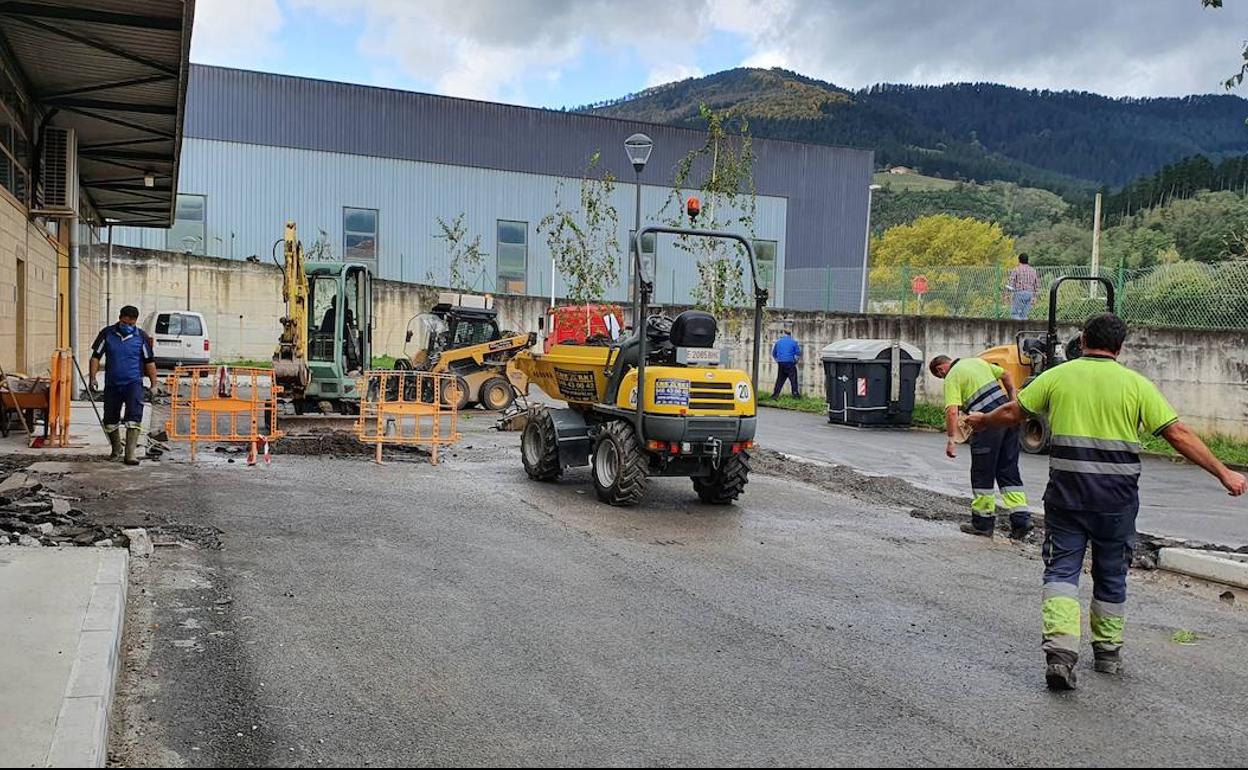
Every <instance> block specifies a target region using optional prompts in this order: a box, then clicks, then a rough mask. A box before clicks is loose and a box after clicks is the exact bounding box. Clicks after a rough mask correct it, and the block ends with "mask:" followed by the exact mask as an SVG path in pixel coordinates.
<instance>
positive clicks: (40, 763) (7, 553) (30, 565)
mask: <svg viewBox="0 0 1248 770" xmlns="http://www.w3.org/2000/svg"><path fill="white" fill-rule="evenodd" d="M128 558H129V556H128V554H127V553H126V551H124V550H122V549H117V548H21V547H18V546H2V547H0V618H4V628H5V632H4V633H3V634H0V682H3V683H4V686H3V687H0V764H2V765H3V766H5V767H103V765H104V762H105V759H106V756H107V752H106V741H107V736H108V712H109V708H110V705H111V702H112V694H113V685H114V681H115V679H116V675H117V667H118V661H119V657H120V646H121V632H122V624H123V619H124V617H125V610H126V580H127V569H128V564H129V562H128Z"/></svg>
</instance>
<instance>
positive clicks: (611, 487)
mask: <svg viewBox="0 0 1248 770" xmlns="http://www.w3.org/2000/svg"><path fill="white" fill-rule="evenodd" d="M591 465H592V471H593V477H594V491H596V492H597V493H598V499H599V500H601V501H603V502H604V503H608V504H610V505H622V506H628V505H636V504H637V503H639V502H641V498H642V496H643V495H645V493H646V479H647V478H648V476H647V473H646V454H645V452H643V451H642V449H641V443H640V442H639V441H638V440H637V432H636V431H635V430H633V426H632V425H630V424H629V423H627V422H625V421H624V420H611V421H610V422H608V423H607V424H605V425H603V426H602V429H601V430H600V431H598V440H597V442H595V444H594V461H593V463H592V464H591Z"/></svg>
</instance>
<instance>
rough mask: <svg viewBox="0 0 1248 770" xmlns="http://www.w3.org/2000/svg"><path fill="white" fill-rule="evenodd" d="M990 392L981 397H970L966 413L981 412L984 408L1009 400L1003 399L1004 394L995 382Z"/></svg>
mask: <svg viewBox="0 0 1248 770" xmlns="http://www.w3.org/2000/svg"><path fill="white" fill-rule="evenodd" d="M991 387H992V390H991V391H989V392H988V393H985V394H983V395H982V396H972V397H971V400H970V402H969V403H968V404H967V406H966V411H968V412H982V411H984V407H987V406H989V405H991V404H994V403H995V402H997V401H1000V402H1001V403H1003V404H1004V403H1006V402H1007V401H1008V400H1009V399H1007V398H1006V397H1005V392H1004V391H1002V390H1001V387H1000V386H999V385H997V384H996V383H995V382H994V383H993V384H992V386H991Z"/></svg>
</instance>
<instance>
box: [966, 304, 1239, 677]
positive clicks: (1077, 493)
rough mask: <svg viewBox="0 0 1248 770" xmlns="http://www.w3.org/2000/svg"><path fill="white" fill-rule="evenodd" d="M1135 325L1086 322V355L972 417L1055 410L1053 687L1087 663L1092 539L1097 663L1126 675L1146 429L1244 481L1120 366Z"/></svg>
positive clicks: (1050, 504) (1011, 419)
mask: <svg viewBox="0 0 1248 770" xmlns="http://www.w3.org/2000/svg"><path fill="white" fill-rule="evenodd" d="M1126 336H1127V325H1126V324H1125V323H1123V321H1122V319H1120V318H1119V317H1118V316H1116V315H1113V314H1112V313H1105V314H1102V315H1098V316H1093V317H1092V318H1090V319H1089V320H1088V322H1087V324H1085V325H1084V328H1083V337H1082V348H1083V355H1082V356H1081V357H1079V358H1076V359H1074V360H1071V361H1067V362H1065V363H1063V364H1061V365H1060V366H1055V367H1053V368H1052V369H1049V370H1047V371H1045V372H1044V373H1043V374H1041V375H1040V376H1038V377H1036V379H1034V380H1032V381H1031V382H1030V383H1029V384H1028V385H1027V386H1026V387H1025V388H1023V389H1022V391H1020V392H1019V394H1018V397H1017V399H1015V400H1013V401H1011V402H1010V403H1008V404H1005V405H1003V406H1000V407H997V408H996V409H995V410H993V411H991V412H990V413H988V414H983V413H973V414H971V415H970V417H968V418H967V419H968V421H969V422H970V424H971V427H972V428H973V429H974V430H976V431H979V430H984V429H988V428H992V427H1004V426H1008V425H1018V424H1020V423H1022V421H1023V419H1024V418H1025V417H1026V415H1027V414H1029V413H1030V414H1039V413H1047V414H1048V416H1049V425H1050V427H1051V428H1052V431H1053V437H1052V450H1051V452H1050V455H1049V486H1048V488H1047V489H1046V490H1045V493H1044V526H1045V536H1044V551H1043V556H1044V598H1043V605H1042V616H1043V620H1044V651H1045V658H1046V660H1045V663H1046V669H1045V679H1046V681H1047V682H1048V685H1049V688H1050V689H1053V690H1073V689H1074V688H1075V684H1076V682H1075V664H1076V663H1077V662H1078V660H1079V635H1080V625H1081V619H1080V606H1079V575H1080V573H1082V572H1083V556H1084V552H1085V551H1086V549H1087V546H1088V543H1089V541H1090V542H1091V544H1092V597H1093V598H1092V606H1091V612H1090V615H1091V628H1092V651H1093V653H1094V655H1095V669H1096V670H1097V671H1099V672H1101V673H1104V674H1118V673H1121V671H1122V659H1121V650H1122V641H1123V629H1124V612H1123V610H1124V608H1125V605H1126V601H1127V571H1128V569H1129V568H1130V567H1131V556H1132V549H1133V548H1134V547H1135V517H1136V513H1137V512H1138V511H1139V507H1140V498H1139V479H1140V471H1141V470H1142V466H1141V463H1140V433H1139V431H1140V428H1141V427H1143V429H1144V430H1146V431H1148V432H1149V433H1153V434H1155V435H1159V436H1161V437H1162V438H1164V439H1165V440H1166V441H1168V442H1169V443H1170V445H1171V446H1173V447H1174V448H1175V450H1177V451H1178V453H1179V454H1181V455H1183V456H1184V457H1186V458H1187V459H1188V460H1190V461H1191V462H1193V463H1195V464H1196V465H1199V466H1200V467H1201V468H1204V469H1205V470H1206V471H1208V472H1209V473H1211V474H1212V475H1213V476H1215V477H1216V478H1217V479H1218V481H1219V482H1221V483H1222V486H1223V487H1225V488H1226V491H1227V492H1228V493H1229V494H1231V495H1232V496H1239V495H1242V494H1243V493H1244V488H1245V481H1244V477H1243V476H1242V475H1241V474H1239V473H1236V472H1234V471H1232V470H1230V469H1228V468H1227V467H1226V466H1225V465H1223V464H1222V462H1221V461H1219V460H1218V459H1217V458H1216V457H1214V456H1213V453H1212V452H1210V451H1209V448H1208V447H1206V446H1205V444H1204V442H1203V441H1201V440H1200V438H1199V437H1197V436H1196V434H1194V433H1192V431H1191V430H1189V429H1188V428H1187V427H1186V426H1185V425H1183V423H1181V422H1179V417H1178V415H1177V414H1175V411H1174V409H1172V408H1171V407H1170V404H1168V403H1167V402H1166V399H1165V398H1164V397H1163V396H1162V395H1161V393H1160V392H1159V391H1158V390H1157V386H1155V385H1153V383H1151V382H1149V381H1148V380H1147V379H1146V378H1144V377H1143V376H1142V375H1140V374H1138V373H1136V372H1134V371H1132V370H1130V369H1128V368H1127V367H1125V366H1122V365H1121V364H1119V363H1118V361H1117V359H1118V354H1119V353H1120V352H1121V351H1122V343H1123V341H1124V340H1125V339H1126Z"/></svg>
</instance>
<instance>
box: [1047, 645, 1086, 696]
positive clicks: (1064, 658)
mask: <svg viewBox="0 0 1248 770" xmlns="http://www.w3.org/2000/svg"><path fill="white" fill-rule="evenodd" d="M1078 662H1079V656H1078V655H1076V654H1075V653H1073V652H1050V653H1048V654H1047V655H1045V666H1044V682H1045V684H1047V685H1048V686H1049V689H1050V690H1053V691H1054V692H1067V691H1069V690H1073V689H1075V686H1076V684H1077V682H1076V676H1075V664H1076V663H1078Z"/></svg>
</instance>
